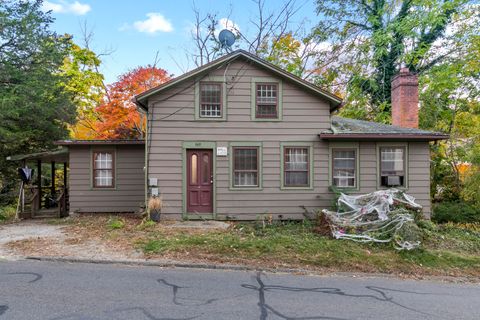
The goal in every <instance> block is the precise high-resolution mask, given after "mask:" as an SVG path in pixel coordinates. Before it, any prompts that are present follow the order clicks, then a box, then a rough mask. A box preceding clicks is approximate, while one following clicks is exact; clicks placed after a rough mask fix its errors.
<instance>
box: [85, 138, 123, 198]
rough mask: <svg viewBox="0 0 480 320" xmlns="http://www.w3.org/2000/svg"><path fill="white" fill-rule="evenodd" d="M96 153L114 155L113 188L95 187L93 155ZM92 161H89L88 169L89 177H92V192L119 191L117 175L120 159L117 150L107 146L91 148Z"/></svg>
mask: <svg viewBox="0 0 480 320" xmlns="http://www.w3.org/2000/svg"><path fill="white" fill-rule="evenodd" d="M96 152H111V153H112V154H113V159H114V160H113V186H112V187H95V186H94V184H93V154H94V153H96ZM89 154H90V160H89V162H88V163H89V167H88V171H89V176H90V190H91V191H93V190H94V191H115V190H117V185H118V184H117V178H118V174H117V161H118V157H117V148H116V147H115V146H113V147H111V146H105V147H99V146H98V147H97V146H95V147H92V146H91V147H90V152H89Z"/></svg>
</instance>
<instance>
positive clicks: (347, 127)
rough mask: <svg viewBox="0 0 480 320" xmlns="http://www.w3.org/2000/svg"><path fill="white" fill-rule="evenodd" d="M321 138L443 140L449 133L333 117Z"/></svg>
mask: <svg viewBox="0 0 480 320" xmlns="http://www.w3.org/2000/svg"><path fill="white" fill-rule="evenodd" d="M319 136H320V138H322V139H326V140H330V139H340V140H341V139H343V140H362V139H363V140H371V139H376V140H423V141H433V140H443V139H448V135H446V134H444V133H440V132H433V131H426V130H421V129H416V128H403V127H397V126H392V125H388V124H383V123H378V122H372V121H363V120H356V119H348V118H342V117H338V116H333V117H332V126H331V129H330V130H326V131H323V132H321V133H320V135H319Z"/></svg>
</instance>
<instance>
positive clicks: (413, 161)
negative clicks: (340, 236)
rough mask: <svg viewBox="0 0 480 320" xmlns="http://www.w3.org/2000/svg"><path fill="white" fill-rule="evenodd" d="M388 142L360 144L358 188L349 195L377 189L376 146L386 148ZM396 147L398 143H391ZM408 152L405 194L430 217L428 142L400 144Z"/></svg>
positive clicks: (377, 159) (377, 156) (377, 164)
mask: <svg viewBox="0 0 480 320" xmlns="http://www.w3.org/2000/svg"><path fill="white" fill-rule="evenodd" d="M388 144H389V143H388V142H383V141H382V142H375V141H372V142H360V143H359V155H360V157H359V161H360V169H359V170H360V172H359V177H360V181H359V183H360V187H359V189H358V190H355V191H350V192H349V194H363V193H369V192H373V191H375V190H378V188H379V175H378V172H379V168H378V166H379V157H380V155H379V154H378V152H377V150H378V148H377V145H382V146H386V145H388ZM392 144H393V145H398V142H393V143H392ZM402 145H405V146H406V147H407V150H408V155H407V174H408V175H407V188H406V189H405V192H406V193H408V194H409V195H412V196H413V197H415V199H416V200H417V202H418V203H419V204H421V205H422V206H423V211H424V213H425V215H426V216H429V215H430V212H431V203H430V147H429V143H428V142H405V143H402Z"/></svg>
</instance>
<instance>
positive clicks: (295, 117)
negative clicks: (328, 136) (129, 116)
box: [147, 60, 429, 220]
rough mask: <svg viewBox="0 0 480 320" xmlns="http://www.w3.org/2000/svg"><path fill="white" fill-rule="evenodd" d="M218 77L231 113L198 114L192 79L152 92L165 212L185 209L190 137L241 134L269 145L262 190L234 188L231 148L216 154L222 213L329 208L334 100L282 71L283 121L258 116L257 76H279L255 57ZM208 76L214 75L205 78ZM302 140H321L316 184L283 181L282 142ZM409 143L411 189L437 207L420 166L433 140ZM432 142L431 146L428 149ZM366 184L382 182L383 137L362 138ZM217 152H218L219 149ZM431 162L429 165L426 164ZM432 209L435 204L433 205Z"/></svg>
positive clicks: (153, 159) (226, 140)
mask: <svg viewBox="0 0 480 320" xmlns="http://www.w3.org/2000/svg"><path fill="white" fill-rule="evenodd" d="M209 76H211V77H217V78H218V77H220V76H221V77H222V78H223V77H225V79H227V80H228V82H229V83H228V84H227V90H228V92H227V95H226V96H227V101H226V103H227V105H228V107H227V110H228V112H227V114H226V117H225V120H218V121H195V104H194V101H195V82H194V80H188V81H186V82H184V83H180V84H178V85H177V86H175V87H172V88H170V89H168V90H166V91H164V92H162V93H159V94H156V95H154V96H152V97H151V98H150V99H149V102H148V107H149V115H148V119H149V121H148V130H149V134H148V139H147V144H148V145H147V150H148V176H149V177H153V178H158V187H159V191H160V193H161V195H162V197H163V200H164V202H165V204H166V207H165V208H164V210H163V213H165V214H167V215H169V216H170V217H171V218H179V217H181V215H182V214H183V208H184V203H183V201H184V200H183V198H184V197H183V195H182V179H183V176H182V174H183V173H182V170H183V169H182V161H183V153H184V150H183V148H182V144H183V143H184V142H195V141H203V142H214V143H215V146H216V147H226V148H228V147H229V144H230V143H233V142H242V143H243V144H245V142H249V141H251V142H261V143H262V152H263V161H262V162H263V163H262V170H263V173H262V190H252V191H246V190H232V189H231V188H229V187H230V183H231V182H230V172H229V170H230V169H229V160H230V157H231V154H230V153H229V154H228V156H226V157H224V156H217V157H216V172H215V173H214V175H215V176H214V181H215V183H214V192H215V193H216V196H215V198H216V203H215V208H216V210H215V211H216V212H215V213H216V218H218V219H224V218H231V219H239V220H252V219H256V218H258V216H259V215H262V214H273V215H274V217H278V215H281V218H284V219H288V218H297V219H298V218H302V217H303V213H304V209H303V207H306V208H308V209H316V208H327V207H330V206H331V204H332V199H333V197H334V195H333V194H332V192H330V191H329V172H330V170H329V157H330V155H329V143H328V141H325V140H320V139H319V137H318V134H319V133H320V132H321V131H324V130H327V129H329V128H330V126H331V123H330V111H329V110H330V106H329V104H328V103H327V102H326V101H325V100H323V99H322V98H320V97H318V96H316V95H314V94H311V93H310V92H308V91H306V90H305V89H302V88H300V87H299V86H298V85H296V84H293V83H291V82H289V81H288V80H286V79H282V87H283V96H282V100H283V108H282V109H283V119H282V121H272V122H268V121H262V122H257V121H252V118H251V94H252V85H251V83H252V79H253V78H261V77H272V74H271V73H270V72H268V71H265V70H263V69H260V68H257V67H255V66H254V65H253V64H250V63H247V62H243V61H238V60H237V61H235V62H232V63H230V65H229V66H228V68H227V69H225V67H223V68H219V69H217V70H215V71H213V72H212V73H210V75H209ZM204 79H205V80H206V81H208V77H206V78H204ZM289 142H299V145H302V144H303V145H304V144H305V143H309V144H312V146H313V173H314V174H313V186H312V188H311V189H307V190H301V189H282V188H281V182H282V181H281V172H280V170H281V154H282V152H281V145H282V143H289ZM411 145H412V146H411V147H410V148H409V152H410V153H411V156H410V157H409V158H410V160H411V161H414V163H412V164H411V166H412V168H411V170H410V171H409V174H410V177H409V182H410V190H412V191H415V193H414V194H412V195H414V196H416V197H417V198H418V199H419V200H421V201H422V204H424V205H426V208H429V204H428V205H427V203H426V201H429V200H428V198H429V197H428V192H429V187H428V183H429V181H425V174H427V175H428V172H429V169H425V173H423V175H418V174H417V175H414V173H415V172H419V171H422V170H423V169H424V168H428V166H429V165H428V163H429V158H428V152H426V150H428V143H414V144H411ZM425 148H426V149H425ZM359 150H360V164H361V165H360V184H361V188H360V189H359V190H358V192H369V191H373V190H375V189H376V188H377V168H376V167H377V158H376V144H375V142H362V143H360V149H359ZM214 156H215V152H214ZM425 163H426V165H425ZM427 210H428V209H427Z"/></svg>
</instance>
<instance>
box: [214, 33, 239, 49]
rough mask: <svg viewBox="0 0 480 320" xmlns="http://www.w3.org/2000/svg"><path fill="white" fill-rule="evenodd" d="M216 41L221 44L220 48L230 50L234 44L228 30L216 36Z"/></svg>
mask: <svg viewBox="0 0 480 320" xmlns="http://www.w3.org/2000/svg"><path fill="white" fill-rule="evenodd" d="M218 41H220V43H221V44H222V47H227V48H230V47H231V46H232V45H233V44H234V43H235V35H234V34H233V32H232V31H230V30H228V29H223V30H222V31H220V34H219V35H218Z"/></svg>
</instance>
